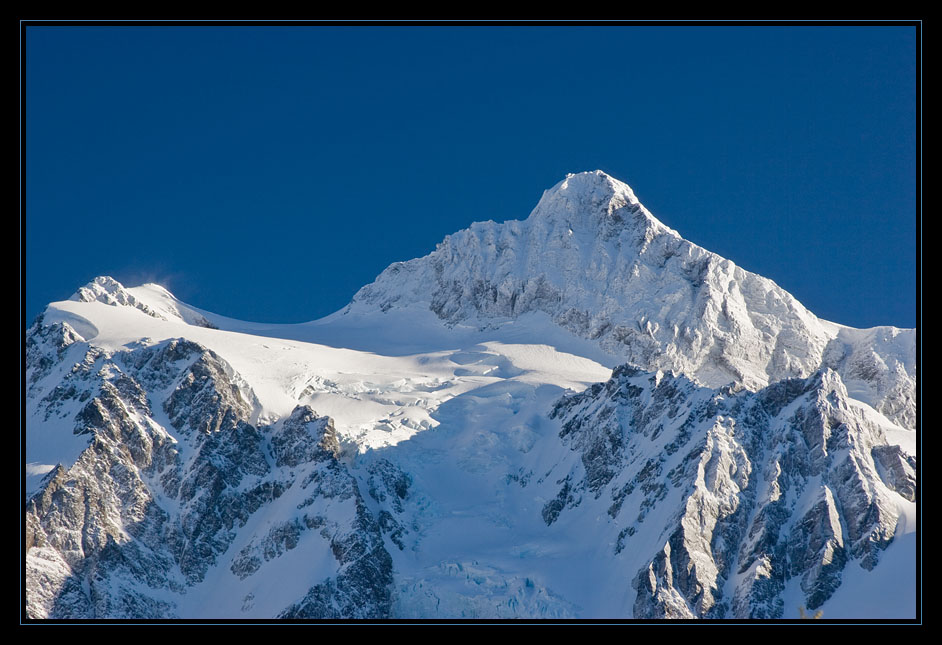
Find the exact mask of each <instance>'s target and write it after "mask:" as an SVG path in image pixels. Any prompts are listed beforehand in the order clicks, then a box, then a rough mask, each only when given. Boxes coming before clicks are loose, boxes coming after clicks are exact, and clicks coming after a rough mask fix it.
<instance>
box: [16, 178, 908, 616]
mask: <svg viewBox="0 0 942 645" xmlns="http://www.w3.org/2000/svg"><path fill="white" fill-rule="evenodd" d="M393 339H394V340H393ZM25 341H26V365H25V384H24V385H25V392H26V405H27V407H26V454H27V459H26V461H27V463H26V464H25V476H26V500H25V534H26V548H27V551H26V592H27V593H26V609H25V610H26V614H27V616H28V617H30V618H39V619H41V618H86V619H91V618H99V619H100V618H133V619H156V618H241V619H246V618H313V619H325V618H326V619H330V618H576V619H579V618H639V619H656V618H756V619H764V618H791V617H797V615H798V608H799V607H805V608H808V609H812V610H816V609H819V608H820V609H821V611H822V612H824V615H825V617H828V618H832V617H833V618H861V617H891V618H909V617H914V616H915V612H916V608H915V599H914V597H915V596H914V595H915V591H914V589H915V566H916V565H915V543H914V538H915V529H916V507H917V499H918V490H917V475H916V473H917V465H918V463H917V457H916V395H915V388H916V361H915V330H901V329H896V328H893V327H878V328H873V329H868V330H858V329H852V328H849V327H844V326H841V325H837V324H834V323H830V322H826V321H822V320H819V319H818V318H816V317H815V316H814V315H813V314H812V313H811V312H809V311H807V310H806V309H805V308H804V307H803V306H802V305H801V304H800V303H798V302H797V301H796V300H795V299H794V298H793V297H792V296H790V295H789V294H788V293H786V292H785V291H783V290H782V289H780V288H779V287H778V286H776V285H775V284H774V283H773V282H771V281H770V280H767V279H765V278H762V277H760V276H757V275H755V274H751V273H749V272H747V271H744V270H742V269H740V268H738V267H736V266H735V265H734V264H733V263H731V262H730V261H728V260H725V259H723V258H720V257H719V256H716V255H715V254H712V253H710V252H708V251H706V250H704V249H701V248H700V247H697V246H696V245H694V244H691V243H690V242H687V241H685V240H684V239H683V238H681V237H680V236H679V235H678V234H677V233H676V232H675V231H672V230H671V229H669V228H667V227H665V226H664V225H663V224H661V223H660V222H658V221H657V220H656V219H655V218H654V217H653V216H652V215H651V214H650V213H649V212H648V211H647V210H646V209H645V208H644V207H643V206H642V205H641V204H640V203H638V200H637V199H636V198H635V196H634V194H633V192H632V191H631V189H630V188H628V187H627V186H626V185H625V184H622V183H620V182H618V181H616V180H614V179H613V178H611V177H609V176H607V175H605V174H604V173H601V172H599V171H596V172H592V173H582V174H578V175H570V176H568V177H567V178H566V179H565V180H564V181H562V182H561V183H560V184H558V185H557V186H555V187H554V188H553V189H551V190H549V191H547V192H546V193H545V194H544V196H543V198H542V199H541V200H540V203H539V204H538V205H537V207H536V209H535V210H534V211H533V213H532V214H531V215H530V217H529V218H528V219H526V220H524V221H510V222H505V223H502V224H496V223H494V222H485V223H476V224H473V225H472V226H471V227H470V228H469V229H467V230H464V231H461V232H458V233H456V234H454V235H451V236H449V237H447V238H446V239H445V240H444V241H443V242H442V243H441V244H440V245H439V246H438V248H437V249H436V250H435V251H434V252H432V253H431V254H430V255H428V256H426V257H424V258H419V259H416V260H411V261H409V262H404V263H396V264H393V265H391V266H390V267H389V268H388V269H386V270H385V271H384V272H383V273H382V274H381V275H380V276H379V277H378V278H377V279H376V281H375V282H374V283H372V284H370V285H367V286H365V287H363V288H362V289H361V290H360V291H359V292H358V293H357V294H356V296H355V297H354V299H353V301H352V302H351V303H350V305H348V307H346V308H345V309H344V310H342V311H341V312H338V313H337V314H334V315H333V316H330V317H328V318H327V319H324V320H322V321H315V322H312V323H307V324H304V325H282V326H278V325H254V324H252V323H242V322H240V321H233V320H230V319H226V318H223V317H221V316H216V315H214V314H211V313H209V312H204V311H201V310H199V309H197V308H195V307H192V306H190V305H186V304H184V303H182V302H179V301H178V300H176V298H174V297H173V295H172V294H170V293H169V292H168V291H166V290H165V289H163V288H162V287H159V286H157V285H143V286H141V287H136V288H126V287H125V286H123V285H121V284H120V283H118V282H117V281H115V280H113V279H111V278H108V277H100V278H96V279H95V280H94V281H92V282H91V283H89V284H88V285H86V286H84V287H82V288H80V289H79V290H78V292H77V293H76V294H75V295H74V296H73V297H72V298H71V299H70V300H68V301H63V302H58V303H52V304H51V305H50V306H49V307H48V308H47V310H46V311H45V312H44V314H43V315H41V316H40V317H39V318H38V319H37V320H36V321H35V322H34V323H33V325H32V326H31V327H30V328H29V330H28V331H27V334H26V339H25ZM612 367H614V370H613V369H612ZM881 612H882V613H881Z"/></svg>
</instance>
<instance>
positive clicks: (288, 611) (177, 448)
mask: <svg viewBox="0 0 942 645" xmlns="http://www.w3.org/2000/svg"><path fill="white" fill-rule="evenodd" d="M76 343H79V339H78V338H77V337H76V336H75V335H74V334H73V333H71V332H70V330H69V329H68V328H66V327H64V326H61V325H59V326H52V327H43V325H42V321H38V322H37V324H36V325H35V326H34V328H33V331H32V332H31V343H30V344H29V345H28V353H29V364H30V365H31V366H32V368H33V371H32V372H31V375H33V376H34V379H33V380H34V381H35V382H38V380H39V377H41V376H42V374H43V373H44V372H49V371H50V367H51V364H52V361H53V360H54V359H53V358H51V357H52V356H55V355H56V354H55V353H54V352H61V351H63V350H65V349H67V348H68V347H70V346H71V345H73V344H76ZM82 344H84V343H82ZM76 355H79V354H76ZM37 396H38V393H37ZM70 401H71V402H72V403H73V405H76V404H79V405H80V407H79V408H78V409H79V411H78V413H77V414H75V416H74V420H73V421H74V433H75V434H77V435H82V436H86V435H87V436H88V446H87V448H85V449H84V450H83V451H82V452H81V454H80V456H79V458H78V460H77V461H76V462H75V463H74V464H73V465H71V466H64V465H61V464H60V465H59V466H57V467H56V468H54V469H53V470H52V471H51V472H50V473H49V474H48V475H47V476H46V477H45V478H44V480H43V481H42V482H41V484H40V485H39V487H38V490H37V492H35V493H34V494H33V495H32V496H31V497H30V498H29V499H28V501H27V512H26V527H27V611H28V615H29V616H30V617H33V618H61V617H69V618H137V619H148V618H172V617H180V616H185V615H187V614H186V613H181V611H180V608H179V606H178V600H179V599H180V598H181V597H183V595H184V594H185V593H186V592H187V590H188V589H189V588H192V587H193V586H195V585H198V584H199V583H200V582H202V581H203V580H204V578H205V576H206V574H207V572H208V571H209V570H210V569H212V568H214V567H216V566H217V565H218V564H220V562H219V559H220V558H221V557H232V562H231V564H230V568H231V571H232V573H233V574H234V575H236V576H238V577H240V578H243V579H244V578H246V577H248V576H251V575H252V574H253V573H255V571H256V570H257V569H258V568H259V567H260V566H261V564H263V563H265V562H268V561H271V560H274V559H276V558H278V557H280V556H282V555H283V554H284V553H286V552H287V551H290V550H291V549H293V548H295V547H297V546H298V545H299V544H300V543H302V542H304V541H305V540H306V541H307V542H306V543H307V544H309V545H310V543H311V542H323V544H324V546H323V548H324V550H325V551H327V550H328V549H329V551H330V552H332V553H333V558H334V562H335V564H334V566H333V568H332V573H330V571H327V572H326V573H327V575H323V574H324V571H323V570H322V571H321V573H319V574H318V575H323V578H321V579H319V580H316V581H312V587H311V591H310V592H309V593H308V594H307V595H306V596H304V597H302V598H298V602H297V604H295V605H292V606H289V607H285V608H284V610H283V615H285V616H304V617H315V618H317V617H334V616H339V615H343V616H356V617H382V616H386V615H388V610H389V603H390V598H389V587H390V583H391V563H390V558H389V554H388V553H387V552H386V551H385V547H384V542H383V539H382V533H381V528H380V524H379V523H378V521H377V520H376V519H375V518H374V517H373V515H372V514H371V513H370V512H369V510H368V509H367V508H366V506H365V505H364V504H363V502H362V498H361V497H360V493H359V490H358V488H357V483H356V480H355V479H354V478H353V477H352V476H351V474H350V473H349V472H348V471H347V467H346V466H345V465H343V463H341V462H340V461H338V457H339V455H340V446H339V443H338V441H337V437H336V433H335V432H334V430H333V426H332V423H331V421H330V419H329V418H327V417H318V416H317V415H316V414H315V413H314V412H313V411H312V410H311V409H310V408H307V407H298V408H297V409H296V410H295V411H294V412H293V413H292V414H291V415H290V417H288V418H286V419H284V420H282V421H280V422H278V423H276V424H275V425H274V426H262V427H256V425H253V423H252V422H251V421H252V415H253V412H254V404H253V401H254V395H253V394H252V392H251V391H250V390H247V389H246V386H245V384H244V383H243V382H242V381H241V379H240V377H239V376H238V374H236V373H235V371H234V370H233V369H232V367H231V366H230V365H228V363H226V361H224V360H223V359H222V358H221V357H219V356H218V355H216V354H215V353H213V352H212V351H209V350H207V349H205V348H204V347H201V346H200V345H198V344H196V343H193V342H190V341H185V340H171V341H166V342H163V343H160V344H157V345H154V346H149V347H141V348H137V349H133V350H129V351H122V352H117V353H114V354H112V355H108V354H107V353H106V352H102V351H101V350H96V349H94V348H87V346H86V353H85V358H84V360H83V361H82V362H80V363H76V364H75V366H74V367H73V369H72V370H71V371H70V372H67V375H66V377H65V378H64V379H63V381H62V382H61V383H59V384H58V385H57V386H56V387H55V388H51V389H50V391H49V392H48V393H47V394H46V395H45V396H44V397H43V398H42V399H41V404H45V406H46V409H47V410H52V412H56V411H57V410H58V407H56V406H63V407H64V408H68V405H66V404H67V403H69V402H70ZM155 404H156V405H158V406H159V408H158V411H157V413H155V410H154V407H153V406H154V405H155ZM47 414H48V413H47ZM158 419H166V420H167V421H164V423H165V424H166V425H161V423H160V422H159V421H158ZM168 422H169V423H168ZM292 487H295V488H296V489H297V490H300V491H302V492H303V493H304V494H305V495H306V498H305V501H304V502H303V503H302V504H301V505H295V506H287V505H278V504H276V501H277V500H278V499H279V498H280V497H281V496H282V495H283V494H284V493H285V492H286V491H288V490H289V489H292ZM263 507H265V508H266V509H267V513H268V514H271V515H273V516H274V517H282V519H280V520H277V521H274V522H273V523H272V526H271V528H270V529H269V530H268V531H267V533H266V534H264V535H263V536H261V537H257V536H248V537H245V536H243V535H242V534H241V533H240V530H241V529H242V528H243V527H245V526H246V524H247V523H248V522H249V521H250V520H251V519H252V517H253V515H254V514H255V513H257V511H258V510H259V509H261V508H263ZM246 541H247V543H246ZM241 543H245V546H243V547H242V548H240V549H238V551H237V552H236V553H235V555H234V556H232V555H231V551H232V548H231V547H233V545H235V544H241ZM328 569H330V568H328ZM338 612H339V613H338Z"/></svg>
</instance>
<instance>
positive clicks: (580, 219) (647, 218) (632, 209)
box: [529, 170, 669, 237]
mask: <svg viewBox="0 0 942 645" xmlns="http://www.w3.org/2000/svg"><path fill="white" fill-rule="evenodd" d="M529 220H530V221H532V222H540V221H545V222H557V223H559V222H562V223H563V224H566V226H567V228H570V229H573V230H575V229H577V228H581V229H583V230H586V227H588V229H589V230H591V231H595V232H602V233H603V235H605V236H606V237H610V236H612V235H618V234H619V232H620V231H621V230H623V229H624V228H625V227H626V225H630V224H629V223H634V226H631V228H633V229H635V230H636V231H638V232H641V231H646V230H648V229H655V230H662V229H663V230H664V231H667V230H669V229H667V227H666V226H664V225H663V224H662V223H661V222H659V221H658V220H657V219H656V218H655V217H654V216H653V215H652V214H651V213H650V211H648V210H647V209H646V208H645V207H644V206H643V205H642V204H641V202H640V201H638V198H637V196H635V193H634V191H633V190H632V189H631V187H630V186H629V185H628V184H626V183H624V182H621V181H619V180H617V179H615V178H614V177H612V176H611V175H608V174H607V173H605V172H604V171H602V170H592V171H588V172H580V173H570V174H568V175H566V177H565V179H563V180H562V181H560V182H559V183H557V184H556V185H555V186H553V187H552V188H550V189H549V190H547V191H545V192H544V193H543V197H542V198H541V199H540V201H539V203H538V204H537V205H536V208H534V209H533V211H532V212H531V213H530V217H529Z"/></svg>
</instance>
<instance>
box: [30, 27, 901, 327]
mask: <svg viewBox="0 0 942 645" xmlns="http://www.w3.org/2000/svg"><path fill="white" fill-rule="evenodd" d="M916 60H917V51H916V42H915V28H914V27H906V26H893V27H880V26H872V27H852V26H842V27H817V26H807V27H711V26H704V27H643V26H642V27H626V26H609V27H520V26H517V27H496V26H495V27H430V26H426V27H404V26H387V27H192V26H178V27H127V26H110V27H83V26H72V27H51V26H32V27H28V28H27V35H26V77H25V81H26V113H25V117H26V130H25V134H26V142H27V145H26V167H25V171H26V199H27V202H26V203H27V209H26V220H25V224H26V279H25V284H26V310H25V311H24V312H23V313H24V317H25V318H26V319H27V320H31V319H32V318H33V317H34V316H36V315H37V314H38V313H40V312H41V311H42V309H43V307H44V306H45V304H46V303H48V302H50V301H53V300H60V299H64V298H67V297H68V296H69V295H70V294H71V293H73V292H74V291H75V290H76V289H77V288H78V287H79V286H81V285H82V284H84V283H85V282H87V281H88V280H90V279H91V278H93V277H94V276H96V275H100V274H109V275H112V276H114V277H115V278H117V279H118V280H119V281H122V282H124V283H125V284H127V285H128V286H135V285H136V284H138V283H141V282H144V281H158V282H161V283H163V284H165V286H167V287H168V288H169V289H170V290H171V291H173V292H174V293H175V294H176V295H177V296H178V297H180V298H181V299H183V300H185V301H187V302H189V303H191V304H193V305H196V306H198V307H202V308H204V309H208V310H210V311H213V312H216V313H220V314H224V315H227V316H232V317H235V318H241V319H245V320H256V321H269V322H300V321H305V320H312V319H315V318H319V317H321V316H324V315H326V314H329V313H331V312H333V311H335V310H337V309H339V308H341V307H342V306H344V305H345V304H346V303H347V302H348V301H349V300H350V298H351V296H352V295H353V294H354V293H355V292H356V290H357V289H358V288H359V287H361V286H362V285H364V284H366V283H368V282H370V281H372V279H373V278H374V277H375V276H376V275H377V274H378V273H379V272H380V271H382V270H383V269H384V268H385V267H386V266H387V265H388V264H390V263H391V262H394V261H397V260H407V259H410V258H413V257H418V256H422V255H425V254H427V253H428V252H430V251H431V250H433V249H434V247H435V244H436V243H437V242H438V241H440V240H441V239H442V238H443V237H444V236H445V235H447V234H448V233H452V232H454V231H456V230H459V229H461V228H465V227H467V226H468V225H469V224H470V223H471V222H473V221H478V220H487V219H493V220H496V221H503V220H507V219H523V218H525V217H526V216H527V215H528V214H529V212H530V210H532V208H533V206H535V205H536V202H537V200H538V199H539V197H540V195H541V194H542V191H543V190H544V189H546V188H549V187H550V186H552V185H553V184H555V183H556V182H558V181H559V180H561V179H562V178H563V177H564V176H565V174H566V173H567V172H579V171H583V170H594V169H596V168H601V169H602V170H605V171H606V172H608V173H610V174H611V175H613V176H615V177H617V178H618V179H621V180H622V181H625V182H627V183H628V184H630V185H631V186H632V187H633V188H634V190H635V193H636V194H637V195H638V197H639V198H640V199H641V201H642V202H643V203H644V204H645V205H646V206H647V207H648V208H649V209H650V210H651V211H652V212H653V213H654V214H655V216H657V217H658V218H659V219H661V221H663V222H664V223H666V224H667V225H669V226H671V227H673V228H675V229H677V230H678V231H679V232H680V233H681V235H683V236H684V237H686V238H687V239H689V240H691V241H693V242H695V243H697V244H700V245H701V246H704V247H706V248H708V249H710V250H712V251H715V252H717V253H719V254H721V255H723V256H725V257H727V258H729V259H731V260H733V261H734V262H736V263H737V264H739V265H740V266H742V267H744V268H745V269H748V270H750V271H755V272H757V273H760V274H762V275H765V276H766V277H769V278H771V279H773V280H775V281H776V282H777V283H778V284H779V285H781V286H782V287H784V288H785V289H787V290H788V291H790V292H791V293H792V294H794V295H795V296H796V297H797V298H798V299H799V300H800V301H802V302H803V303H804V304H805V305H806V306H807V307H809V308H810V309H811V310H812V311H813V312H815V313H816V314H817V315H819V316H821V317H823V318H826V319H829V320H833V321H835V322H840V323H843V324H848V325H853V326H856V327H869V326H873V325H878V324H892V325H897V326H901V327H914V326H915V325H916V283H915V278H916V226H917V218H916V172H917V166H916V120H915V119H916V81H917V79H916Z"/></svg>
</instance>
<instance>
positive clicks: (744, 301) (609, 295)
mask: <svg viewBox="0 0 942 645" xmlns="http://www.w3.org/2000/svg"><path fill="white" fill-rule="evenodd" d="M417 305H418V306H422V307H427V308H428V309H429V310H431V311H432V312H434V313H435V315H437V316H438V317H439V318H440V319H441V320H442V321H443V322H444V323H445V324H446V325H456V324H465V325H468V324H470V325H475V326H479V327H481V328H497V327H500V326H502V325H504V324H506V323H508V322H509V321H511V320H517V319H519V317H520V316H523V315H524V314H528V313H531V312H541V313H543V314H547V315H549V316H550V317H551V319H552V320H553V322H555V323H556V324H557V325H559V326H560V327H562V328H563V329H566V330H567V331H569V332H571V333H573V334H574V335H576V336H578V337H581V338H585V339H589V340H592V341H594V342H596V343H597V344H598V346H600V347H601V348H602V349H603V350H604V351H605V352H606V353H608V354H609V355H610V356H612V357H613V359H614V360H615V362H624V361H627V362H629V363H631V364H633V365H636V366H639V367H642V368H644V369H647V370H652V371H655V370H659V369H660V370H673V371H676V372H681V373H684V374H687V375H688V376H690V377H692V378H693V379H694V380H696V381H697V382H698V383H700V384H702V385H705V386H707V387H714V388H715V387H720V386H722V385H725V384H727V383H730V382H735V383H738V384H740V385H743V386H745V387H747V388H750V389H758V388H761V387H764V386H766V385H768V384H769V383H772V382H775V381H777V380H780V379H783V378H794V377H800V378H804V377H807V376H809V375H810V374H812V373H814V372H815V371H816V370H818V369H819V368H821V367H822V366H833V367H835V369H838V370H839V371H841V373H842V375H847V376H849V377H850V378H848V380H854V379H855V378H856V377H855V376H853V375H849V374H845V371H843V367H842V366H841V365H849V364H850V363H852V362H853V361H848V360H845V359H846V358H847V356H849V355H851V354H854V355H855V356H858V357H860V356H863V355H867V356H869V353H870V352H872V353H873V354H874V355H875V356H876V359H874V360H872V361H869V359H868V362H869V364H872V365H873V366H874V369H873V370H864V371H866V372H868V374H869V377H868V382H870V384H871V385H868V386H866V387H863V386H862V387H858V388H856V391H857V392H859V393H860V394H861V395H862V396H863V397H864V400H865V401H866V402H867V403H869V404H870V405H872V406H873V407H875V408H877V409H878V410H881V411H886V412H887V413H888V414H889V415H890V417H891V418H892V419H893V420H895V421H897V422H898V423H901V424H903V425H906V426H907V427H910V428H912V427H914V424H915V361H914V360H909V357H908V356H909V354H913V355H914V347H915V342H914V340H915V335H914V333H913V332H911V331H904V332H903V341H904V342H902V343H900V342H895V343H882V342H881V343H867V342H866V341H865V340H864V344H865V345H866V347H865V348H862V347H861V346H860V341H861V339H863V338H864V336H866V334H860V333H856V332H857V330H851V329H850V328H847V327H843V326H841V325H836V324H833V323H829V322H827V321H823V320H820V319H818V318H817V317H816V316H815V315H814V314H813V313H811V312H810V311H808V310H807V309H806V308H805V307H804V306H802V304H801V303H800V302H798V301H797V300H796V299H795V298H794V297H793V296H792V295H791V294H789V293H788V292H787V291H785V290H784V289H782V288H781V287H779V286H778V285H777V284H775V283H774V282H773V281H772V280H769V279H767V278H764V277H762V276H759V275H757V274H755V273H751V272H749V271H745V270H743V269H742V268H740V267H738V266H736V265H735V264H734V263H733V262H731V261H730V260H727V259H725V258H722V257H720V256H719V255H716V254H715V253H711V252H710V251H707V250H706V249H703V248H702V247H699V246H697V245H696V244H693V243H691V242H689V241H687V240H685V239H683V238H682V237H681V236H680V235H679V234H678V233H677V232H676V231H674V230H673V229H670V228H669V227H667V226H665V225H664V224H662V223H661V222H660V221H658V220H657V219H656V218H655V217H654V216H653V215H652V214H651V213H650V212H649V211H648V210H647V209H645V208H644V206H642V205H641V204H640V202H639V201H638V199H637V197H636V196H635V194H634V191H632V189H631V188H630V187H629V186H628V185H626V184H624V183H622V182H620V181H618V180H616V179H614V178H612V177H610V176H609V175H607V174H605V173H603V172H602V171H598V170H597V171H594V172H584V173H579V174H571V175H568V176H567V177H566V178H565V179H564V180H563V181H561V182H559V183H558V184H557V185H556V186H554V187H553V188H551V189H550V190H548V191H546V192H545V193H544V195H543V197H542V199H541V200H540V201H539V203H538V204H537V206H536V208H534V210H533V211H532V213H531V214H530V216H529V218H527V219H526V220H523V221H517V220H511V221H507V222H503V223H495V222H493V221H488V222H476V223H474V224H472V225H471V226H470V227H469V228H468V229H465V230H462V231H459V232H457V233H454V234H453V235H449V236H447V237H446V238H445V239H444V240H443V241H442V242H441V243H440V244H439V245H438V247H437V248H436V249H435V251H433V252H432V253H430V254H429V255H427V256H425V257H422V258H418V259H415V260H410V261H408V262H397V263H394V264H392V265H390V266H389V267H388V268H387V269H386V270H385V271H383V273H381V274H380V275H379V276H378V277H377V279H376V280H375V281H374V282H373V283H372V284H369V285H367V286H365V287H363V288H362V289H360V291H359V292H357V294H356V295H355V296H354V298H353V301H352V302H351V304H350V305H349V306H348V307H347V309H346V310H345V313H346V315H351V314H353V315H357V314H369V313H370V312H375V311H377V310H378V311H381V312H389V311H390V310H393V309H403V310H404V309H407V308H412V307H415V306H417ZM844 330H847V331H844ZM839 337H840V340H839V341H838V342H837V343H836V344H835V342H834V341H835V340H836V339H838V338H839ZM907 343H908V344H907ZM902 345H906V347H905V348H902ZM910 345H911V348H910ZM901 348H902V350H901ZM826 349H828V352H827V358H828V362H827V363H826V364H825V361H824V359H825V350H826ZM911 349H912V351H911ZM898 350H901V351H898ZM858 362H859V361H858ZM888 397H889V398H890V399H892V400H888Z"/></svg>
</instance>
